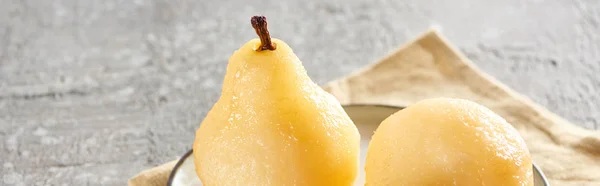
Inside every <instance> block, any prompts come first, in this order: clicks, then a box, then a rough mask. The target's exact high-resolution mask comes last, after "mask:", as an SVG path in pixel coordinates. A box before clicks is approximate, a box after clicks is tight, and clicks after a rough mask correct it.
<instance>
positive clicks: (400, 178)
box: [365, 98, 533, 186]
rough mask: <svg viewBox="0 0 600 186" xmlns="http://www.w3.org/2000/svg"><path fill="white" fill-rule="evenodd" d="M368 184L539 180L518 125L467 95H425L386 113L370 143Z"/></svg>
mask: <svg viewBox="0 0 600 186" xmlns="http://www.w3.org/2000/svg"><path fill="white" fill-rule="evenodd" d="M365 173H366V178H365V179H366V185H367V186H403V185H409V186H412V185H422V186H428V185H474V186H479V185H486V186H495V185H497V186H533V172H532V162H531V157H530V154H529V151H528V150H527V146H526V144H525V142H524V140H523V139H522V138H521V136H520V135H519V133H518V132H517V130H516V129H515V128H513V127H512V126H511V125H510V124H509V123H507V122H506V121H505V120H504V119H503V118H502V117H500V116H498V115H496V114H495V113H493V112H492V111H490V110H489V109H487V108H485V107H483V106H481V105H479V104H477V103H474V102H471V101H467V100H462V99H449V98H435V99H427V100H423V101H420V102H418V103H416V104H414V105H411V106H409V107H408V108H406V109H404V110H401V111H398V112H397V113H395V114H393V115H391V116H389V117H388V118H387V119H385V120H384V121H383V122H382V123H381V125H380V126H379V127H378V128H377V130H376V132H375V134H374V135H373V137H372V140H371V142H370V143H369V148H368V151H367V158H366V162H365Z"/></svg>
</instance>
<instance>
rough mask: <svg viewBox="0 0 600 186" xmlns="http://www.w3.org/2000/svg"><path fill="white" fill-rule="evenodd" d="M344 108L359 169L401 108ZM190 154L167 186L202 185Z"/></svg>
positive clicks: (539, 185) (537, 172) (537, 174)
mask: <svg viewBox="0 0 600 186" xmlns="http://www.w3.org/2000/svg"><path fill="white" fill-rule="evenodd" d="M344 109H345V110H346V113H348V115H349V116H350V118H352V121H354V124H355V125H356V127H357V128H358V130H359V132H360V134H361V153H360V156H361V157H360V158H361V161H360V162H361V165H360V169H359V170H363V169H364V162H365V156H366V149H367V146H368V145H369V141H370V140H371V135H373V131H375V129H377V126H378V125H379V123H381V121H383V120H384V119H385V118H387V117H388V116H390V115H391V114H393V113H395V112H397V111H398V110H400V109H402V108H400V107H391V106H378V105H348V106H344ZM191 154H192V151H191V150H190V151H188V152H187V153H186V154H185V155H184V156H183V157H182V158H181V159H180V160H179V162H177V165H175V167H174V168H173V171H172V172H171V175H170V176H169V182H168V184H167V186H202V183H201V182H200V180H199V179H198V177H197V176H196V172H195V170H194V157H193V156H191ZM533 174H534V185H535V186H549V184H548V181H547V180H546V177H545V176H544V174H543V173H542V170H541V169H539V168H538V167H536V166H535V165H533ZM364 177H365V175H364V173H363V171H360V174H359V176H358V179H357V180H356V182H355V185H360V186H363V185H364Z"/></svg>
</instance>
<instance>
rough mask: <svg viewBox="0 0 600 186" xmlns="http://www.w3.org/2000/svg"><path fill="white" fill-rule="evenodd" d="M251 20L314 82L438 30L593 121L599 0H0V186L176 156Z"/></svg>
mask: <svg viewBox="0 0 600 186" xmlns="http://www.w3.org/2000/svg"><path fill="white" fill-rule="evenodd" d="M255 14H264V15H266V16H267V17H268V19H269V23H270V24H269V26H270V29H271V33H272V35H273V36H274V37H278V38H281V39H283V40H285V41H287V42H288V44H289V45H291V46H292V48H294V49H295V52H296V54H297V55H298V56H299V57H300V59H301V60H303V61H304V64H305V66H306V68H307V70H308V73H309V75H311V77H312V78H313V79H314V80H315V81H317V82H318V83H321V84H324V83H326V82H328V81H329V80H332V79H334V78H336V77H340V76H343V75H345V74H348V73H351V72H353V71H355V70H358V69H359V68H361V67H363V66H365V65H367V64H369V63H370V62H373V61H375V60H376V59H378V58H379V57H381V56H384V55H385V54H387V53H388V52H389V51H391V50H393V49H395V48H397V47H398V46H400V45H401V44H403V43H405V42H406V41H408V40H411V39H414V38H415V37H416V36H418V35H419V34H421V33H422V32H424V31H426V30H427V29H428V28H429V27H431V26H432V25H438V26H441V27H442V28H443V32H444V33H445V34H446V36H447V37H448V38H449V39H450V40H451V41H452V42H453V43H455V44H456V45H457V46H459V47H460V49H461V50H462V51H464V52H465V53H466V54H467V55H468V56H469V57H470V58H471V59H472V60H473V61H474V62H475V63H476V64H477V65H479V67H481V68H482V69H483V70H485V71H486V72H488V73H490V74H491V75H493V76H495V77H496V78H498V79H499V80H500V81H502V82H504V83H506V84H508V85H509V86H510V87H512V88H514V89H516V90H517V91H519V92H521V93H524V94H526V95H527V96H529V97H531V98H532V99H533V100H535V101H536V102H538V103H540V104H542V105H545V106H547V107H548V108H549V109H550V110H552V111H554V112H556V113H558V114H559V115H561V116H563V117H565V118H567V119H568V120H570V121H572V122H575V123H577V124H578V125H581V126H582V127H586V128H590V129H595V128H598V127H599V126H600V124H599V122H600V94H599V93H597V92H598V90H599V89H600V77H599V76H600V75H599V74H600V1H598V0H505V1H496V0H454V1H435V0H402V1H397V0H345V1H342V0H330V1H327V2H321V1H316V0H315V1H289V2H280V3H269V2H268V1H263V0H254V1H242V0H231V1H220V2H217V1H210V2H206V1H194V0H101V1H100V0H98V1H89V0H87V1H86V0H81V1H77V0H63V1H34V0H0V159H1V160H2V161H1V162H2V163H0V166H2V168H1V169H0V170H1V171H0V175H2V178H1V180H0V185H27V186H29V185H125V183H126V180H127V178H129V177H131V176H132V175H134V174H135V173H137V172H139V171H140V170H142V169H144V168H149V167H152V166H155V165H158V164H161V163H163V162H165V161H168V160H173V159H175V158H177V157H178V156H180V155H182V153H184V152H185V151H186V150H187V149H188V148H189V147H190V144H191V141H192V139H193V135H194V130H195V129H196V127H197V126H198V124H199V122H200V121H201V119H202V118H203V116H204V115H205V114H206V112H207V110H208V109H209V108H210V106H211V105H212V104H213V102H214V101H215V100H216V99H217V98H218V95H219V94H218V93H219V91H220V87H221V82H222V77H223V75H224V71H225V66H226V62H227V59H228V57H229V56H230V55H231V54H232V52H233V51H234V50H235V49H237V48H238V47H240V46H241V45H242V44H243V43H245V42H246V41H247V40H249V39H251V38H254V37H255V34H254V31H253V30H252V28H251V26H250V25H249V19H250V16H252V15H255Z"/></svg>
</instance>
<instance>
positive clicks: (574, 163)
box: [129, 31, 600, 186]
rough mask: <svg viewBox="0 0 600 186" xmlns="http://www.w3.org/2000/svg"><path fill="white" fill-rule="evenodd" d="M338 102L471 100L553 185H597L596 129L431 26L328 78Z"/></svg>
mask: <svg viewBox="0 0 600 186" xmlns="http://www.w3.org/2000/svg"><path fill="white" fill-rule="evenodd" d="M325 90H327V91H329V92H330V93H332V94H333V95H334V96H336V97H337V98H338V100H339V101H340V102H341V103H342V104H384V105H396V106H405V105H410V104H411V103H414V102H416V101H419V100H422V99H426V98H432V97H455V98H465V99H469V100H473V101H476V102H478V103H480V104H483V105H485V106H487V107H488V108H490V109H492V110H493V111H495V112H496V113H498V114H500V115H501V116H503V117H504V118H505V119H506V120H507V121H508V122H510V123H511V124H513V125H514V126H515V128H517V129H518V130H519V132H520V133H521V135H522V136H523V138H524V139H525V141H526V142H527V145H528V147H529V149H530V152H531V154H532V156H533V160H534V162H535V163H536V164H537V165H538V166H539V167H541V169H542V170H543V171H544V172H545V174H546V176H547V178H548V179H549V181H550V184H552V185H577V186H583V185H595V186H599V185H600V132H599V131H589V130H584V129H582V128H579V127H577V126H575V125H573V124H571V123H569V122H568V121H566V120H564V119H563V118H560V117H559V116H557V115H555V114H553V113H551V112H549V111H548V110H546V109H545V108H543V107H541V106H539V105H537V104H535V103H533V102H532V101H531V100H529V99H527V98H526V97H524V96H522V95H520V94H518V93H516V92H515V91H513V90H511V89H509V88H508V87H506V86H505V85H503V84H501V83H500V82H498V81H496V80H495V79H493V78H492V77H490V76H488V75H486V74H485V73H483V72H481V71H480V70H479V69H477V68H476V67H475V66H474V65H473V63H472V62H471V61H469V60H468V59H466V58H465V57H464V56H463V55H462V54H461V53H460V52H459V51H458V50H456V49H455V48H454V47H453V46H451V45H450V44H449V43H448V42H447V41H446V40H445V39H444V38H443V37H442V36H441V35H440V34H438V33H437V32H435V31H430V32H427V33H426V34H424V35H423V36H421V37H420V38H418V39H417V40H415V41H413V42H410V43H409V44H408V45H406V46H403V47H402V48H400V49H399V50H397V51H395V52H393V53H392V54H391V55H389V56H387V57H385V58H383V59H381V60H380V61H379V62H377V63H375V64H373V65H371V66H369V67H366V68H365V69H363V70H361V71H359V72H357V73H355V74H352V75H350V76H348V77H344V78H341V79H339V80H335V81H333V82H331V83H329V84H328V85H327V86H326V87H325ZM174 165H175V162H169V163H167V164H164V165H161V166H159V167H155V168H152V169H149V170H146V171H144V172H142V173H140V174H138V175H137V176H135V177H134V178H132V179H130V180H129V185H130V186H155V185H156V186H164V185H166V182H167V177H168V175H169V173H170V171H171V168H172V167H173V166H174Z"/></svg>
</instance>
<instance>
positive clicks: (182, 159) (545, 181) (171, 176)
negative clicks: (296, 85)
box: [167, 104, 550, 186]
mask: <svg viewBox="0 0 600 186" xmlns="http://www.w3.org/2000/svg"><path fill="white" fill-rule="evenodd" d="M360 106H368V107H386V108H393V109H398V110H402V109H405V108H406V107H403V106H393V105H383V104H349V105H342V107H360ZM192 153H193V149H189V150H188V151H187V152H186V153H185V154H184V155H183V156H181V157H180V158H179V160H177V163H176V164H175V166H173V169H171V172H170V173H169V179H168V180H167V186H172V183H173V180H174V179H175V174H177V170H179V168H180V167H181V165H182V164H183V162H185V160H186V159H187V158H188V157H189V156H191V155H192ZM531 164H532V165H533V169H535V171H536V172H538V174H539V176H540V177H541V178H542V182H543V184H544V185H545V186H550V183H549V182H548V178H546V175H545V174H544V172H543V171H542V169H540V168H539V167H538V166H537V165H536V164H535V163H533V162H532V163H531Z"/></svg>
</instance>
